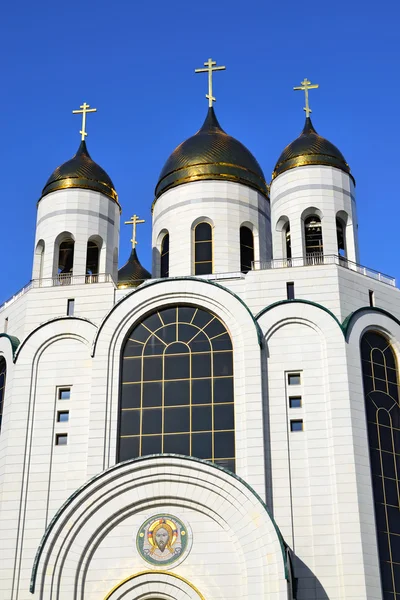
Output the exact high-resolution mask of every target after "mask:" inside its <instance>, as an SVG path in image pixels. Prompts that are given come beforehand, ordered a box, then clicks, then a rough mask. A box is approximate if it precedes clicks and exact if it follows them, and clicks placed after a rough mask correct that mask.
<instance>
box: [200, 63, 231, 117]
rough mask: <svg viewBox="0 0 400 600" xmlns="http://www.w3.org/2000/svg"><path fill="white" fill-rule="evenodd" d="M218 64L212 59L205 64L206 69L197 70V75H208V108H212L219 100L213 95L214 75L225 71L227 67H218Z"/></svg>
mask: <svg viewBox="0 0 400 600" xmlns="http://www.w3.org/2000/svg"><path fill="white" fill-rule="evenodd" d="M216 64H217V62H216V61H215V60H213V59H212V58H209V59H208V61H207V62H205V63H204V66H205V67H206V68H205V69H195V70H194V72H195V73H208V94H206V98H208V106H210V107H211V106H212V105H213V102H216V101H217V99H216V98H214V96H213V93H212V83H213V82H212V75H213V72H214V71H225V69H226V67H222V66H221V67H217V66H216Z"/></svg>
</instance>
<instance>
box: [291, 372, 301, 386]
mask: <svg viewBox="0 0 400 600" xmlns="http://www.w3.org/2000/svg"><path fill="white" fill-rule="evenodd" d="M300 383H301V379H300V373H289V374H288V384H289V385H300Z"/></svg>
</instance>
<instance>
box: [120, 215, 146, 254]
mask: <svg viewBox="0 0 400 600" xmlns="http://www.w3.org/2000/svg"><path fill="white" fill-rule="evenodd" d="M139 223H145V220H144V219H140V218H139V217H138V216H137V215H133V217H131V220H130V221H125V225H133V235H132V239H131V242H132V248H134V247H135V246H136V244H137V240H136V225H138V224H139Z"/></svg>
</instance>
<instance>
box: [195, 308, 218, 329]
mask: <svg viewBox="0 0 400 600" xmlns="http://www.w3.org/2000/svg"><path fill="white" fill-rule="evenodd" d="M212 319H214V316H213V315H211V314H210V313H208V312H206V311H205V310H201V309H200V308H199V309H198V311H197V312H196V314H195V316H194V318H193V325H196V326H197V327H198V328H199V329H203V328H204V327H205V326H206V325H207V323H209V322H210V321H211V320H212Z"/></svg>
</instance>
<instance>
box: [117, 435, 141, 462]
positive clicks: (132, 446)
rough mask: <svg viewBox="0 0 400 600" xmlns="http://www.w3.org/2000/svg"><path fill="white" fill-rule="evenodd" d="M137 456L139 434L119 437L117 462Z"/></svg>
mask: <svg viewBox="0 0 400 600" xmlns="http://www.w3.org/2000/svg"><path fill="white" fill-rule="evenodd" d="M138 456H139V436H138V437H132V438H120V441H119V457H118V460H119V462H123V461H124V460H129V459H131V458H136V457H138Z"/></svg>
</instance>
